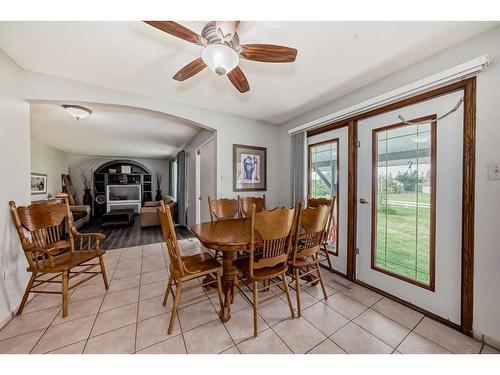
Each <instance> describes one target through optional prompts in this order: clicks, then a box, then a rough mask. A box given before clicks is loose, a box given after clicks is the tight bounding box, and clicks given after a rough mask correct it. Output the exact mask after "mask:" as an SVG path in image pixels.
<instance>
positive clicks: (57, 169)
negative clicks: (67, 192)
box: [31, 138, 69, 202]
mask: <svg viewBox="0 0 500 375" xmlns="http://www.w3.org/2000/svg"><path fill="white" fill-rule="evenodd" d="M68 170H69V164H68V154H67V153H66V152H64V151H61V150H58V149H57V148H54V147H52V146H49V145H47V144H45V143H43V142H40V141H37V140H36V139H33V138H31V173H43V174H46V175H47V194H32V195H31V201H32V202H33V201H38V200H44V199H47V198H49V197H55V196H56V195H57V194H59V193H60V192H61V174H62V173H64V174H67V173H68Z"/></svg>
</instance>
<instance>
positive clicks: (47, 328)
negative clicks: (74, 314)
mask: <svg viewBox="0 0 500 375" xmlns="http://www.w3.org/2000/svg"><path fill="white" fill-rule="evenodd" d="M76 289H78V287H76ZM76 289H74V290H73V291H72V292H71V294H70V295H69V296H68V304H69V298H70V297H71V296H72V295H73V293H74V292H75V291H76ZM39 311H41V310H39ZM61 311H62V306H61V307H59V309H58V310H57V314H55V315H54V318H52V320H51V321H50V323H49V325H48V326H47V327H46V328H45V329H44V331H43V333H42V334H41V335H40V337H39V338H38V340H36V342H35V344H34V345H33V347H32V348H31V350H30V352H29V353H28V354H32V352H33V349H35V347H36V346H37V345H38V344H39V342H40V341H41V340H42V337H43V336H44V335H45V334H46V333H47V331H48V330H49V328H50V327H52V324H53V323H54V321H55V320H56V319H57V317H58V316H59V314H60V313H61ZM34 312H36V311H34ZM75 320H78V319H75ZM61 324H63V323H61ZM31 332H34V331H31ZM27 333H30V332H27ZM19 336H21V335H19ZM16 337H17V336H16ZM73 344H74V343H73Z"/></svg>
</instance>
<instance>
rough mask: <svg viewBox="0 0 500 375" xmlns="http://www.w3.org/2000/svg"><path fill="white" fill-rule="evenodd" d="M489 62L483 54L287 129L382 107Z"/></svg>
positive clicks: (295, 130)
mask: <svg viewBox="0 0 500 375" xmlns="http://www.w3.org/2000/svg"><path fill="white" fill-rule="evenodd" d="M489 64H490V57H489V55H483V56H479V57H476V58H475V59H472V60H469V61H467V62H465V63H462V64H459V65H456V66H454V67H452V68H449V69H446V70H443V71H441V72H439V73H436V74H433V75H431V76H428V77H426V78H423V79H421V80H418V81H416V82H413V83H410V84H408V85H405V86H402V87H400V88H398V89H396V90H392V91H389V92H387V93H385V94H382V95H379V96H377V97H375V98H372V99H368V100H365V101H364V102H361V103H359V104H356V105H353V106H350V107H348V108H345V109H342V110H340V111H337V112H334V113H331V114H328V115H326V116H323V117H320V118H318V119H316V120H313V121H309V122H307V123H305V124H303V125H300V126H297V127H295V128H293V129H290V130H289V131H288V134H289V135H292V134H295V133H300V132H302V131H306V130H312V129H315V128H319V127H321V126H323V125H327V124H330V123H332V122H337V121H340V120H344V119H346V118H349V117H352V116H355V115H359V114H362V113H363V112H368V111H370V110H372V109H375V108H379V107H383V106H384V105H387V104H391V103H394V102H396V101H399V100H402V99H405V98H408V97H411V96H414V95H416V94H419V93H422V92H424V91H429V90H431V89H434V88H438V87H440V86H444V85H447V84H450V83H453V82H455V81H459V80H463V79H465V78H467V77H468V76H470V75H472V74H474V73H477V72H480V71H481V70H483V69H485V68H487V67H488V65H489Z"/></svg>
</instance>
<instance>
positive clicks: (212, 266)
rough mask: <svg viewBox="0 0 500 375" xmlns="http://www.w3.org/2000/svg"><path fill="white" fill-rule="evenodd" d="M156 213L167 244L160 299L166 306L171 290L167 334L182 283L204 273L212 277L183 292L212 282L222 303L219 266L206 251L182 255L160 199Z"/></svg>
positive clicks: (170, 329)
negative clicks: (165, 279)
mask: <svg viewBox="0 0 500 375" xmlns="http://www.w3.org/2000/svg"><path fill="white" fill-rule="evenodd" d="M158 215H159V217H160V224H161V229H162V232H163V237H164V238H165V243H166V245H167V250H168V256H169V258H170V266H169V271H170V276H169V278H168V284H167V289H166V290H165V297H164V298H163V306H165V305H166V304H167V300H168V296H169V294H170V291H172V296H173V298H174V304H173V308H172V312H171V315H170V323H169V326H168V334H169V335H170V334H171V333H172V330H173V328H174V322H175V316H176V314H177V309H178V308H179V305H180V298H181V292H182V286H183V284H184V283H186V282H188V281H190V280H194V279H198V278H201V277H204V276H208V275H210V276H212V277H211V278H208V279H207V278H205V279H204V281H203V282H202V283H201V284H200V285H193V286H190V287H186V288H184V291H189V290H192V289H194V288H200V287H201V288H203V287H205V286H208V285H213V284H214V283H215V284H217V293H218V295H219V303H220V306H222V284H221V277H220V274H221V271H222V266H221V264H220V263H219V262H217V261H216V260H215V258H214V257H213V256H212V255H211V254H209V253H205V252H203V253H200V254H195V255H190V256H182V255H181V251H180V247H179V243H178V242H177V235H176V234H175V228H174V221H173V219H172V213H171V211H170V207H169V206H168V205H166V204H165V203H164V202H163V201H161V205H160V207H159V208H158ZM206 280H209V281H206ZM174 286H175V291H174ZM202 290H203V289H202ZM204 296H206V294H205V292H203V293H200V294H199V295H197V296H194V297H193V298H190V299H189V300H187V301H185V303H188V302H192V301H193V300H196V299H199V298H201V297H204Z"/></svg>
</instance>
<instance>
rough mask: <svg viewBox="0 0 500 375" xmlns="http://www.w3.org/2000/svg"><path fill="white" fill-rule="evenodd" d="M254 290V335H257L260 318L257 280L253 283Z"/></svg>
mask: <svg viewBox="0 0 500 375" xmlns="http://www.w3.org/2000/svg"><path fill="white" fill-rule="evenodd" d="M252 289H253V290H252V292H253V335H254V337H257V332H258V327H257V321H258V319H259V284H258V283H257V281H254V282H253V283H252Z"/></svg>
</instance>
